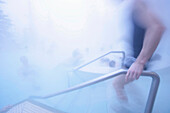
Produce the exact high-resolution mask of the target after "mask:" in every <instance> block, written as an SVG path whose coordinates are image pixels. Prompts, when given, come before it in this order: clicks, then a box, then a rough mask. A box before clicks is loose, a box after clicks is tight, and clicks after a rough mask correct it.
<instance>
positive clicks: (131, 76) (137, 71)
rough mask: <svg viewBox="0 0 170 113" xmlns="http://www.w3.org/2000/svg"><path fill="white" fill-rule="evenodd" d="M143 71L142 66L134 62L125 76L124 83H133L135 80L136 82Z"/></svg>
mask: <svg viewBox="0 0 170 113" xmlns="http://www.w3.org/2000/svg"><path fill="white" fill-rule="evenodd" d="M143 69H144V64H141V63H138V62H134V63H133V64H132V65H131V66H130V68H129V70H128V72H127V74H126V76H125V81H126V82H128V81H133V80H135V79H136V80H137V79H139V77H140V75H141V73H142V71H143Z"/></svg>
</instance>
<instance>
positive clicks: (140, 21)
mask: <svg viewBox="0 0 170 113" xmlns="http://www.w3.org/2000/svg"><path fill="white" fill-rule="evenodd" d="M128 1H131V0H128ZM131 17H132V23H133V26H134V32H133V37H132V38H133V45H132V46H133V53H134V54H133V56H126V58H125V62H124V67H125V68H127V69H128V72H127V74H126V75H120V76H118V77H116V78H115V79H114V82H113V86H114V88H115V90H116V94H117V97H118V98H119V99H120V100H123V101H124V102H128V98H127V95H126V93H125V91H124V85H125V84H127V83H129V82H131V81H134V80H137V79H139V77H140V75H141V73H142V71H143V70H144V69H146V68H147V62H148V61H149V59H150V58H151V57H152V55H153V53H154V51H155V50H156V48H157V46H158V44H159V42H160V39H161V37H162V34H163V32H164V30H165V27H164V25H163V24H162V22H161V21H160V20H159V19H158V17H157V16H156V15H155V14H154V12H152V11H151V10H150V8H149V7H148V6H147V5H146V3H145V2H144V1H142V0H134V2H133V6H132V12H131Z"/></svg>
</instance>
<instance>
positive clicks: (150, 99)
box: [30, 69, 160, 113]
mask: <svg viewBox="0 0 170 113" xmlns="http://www.w3.org/2000/svg"><path fill="white" fill-rule="evenodd" d="M126 73H127V70H125V69H120V70H117V71H115V72H112V73H109V74H106V75H104V76H101V77H98V78H96V79H93V80H90V81H87V82H84V83H82V84H79V85H76V86H74V87H71V88H68V89H66V90H63V91H60V92H57V93H54V94H50V95H46V96H31V97H30V98H31V99H48V98H51V97H54V96H58V95H61V94H65V93H68V92H72V91H75V90H78V89H81V88H85V87H88V86H90V85H94V84H96V83H99V82H102V81H105V80H108V79H110V78H113V77H116V76H118V75H120V74H126ZM142 76H149V77H152V84H151V88H150V91H149V96H148V100H147V103H146V107H145V112H144V113H151V112H152V109H153V105H154V102H155V98H156V94H157V90H158V86H159V82H160V78H159V76H158V74H156V73H155V72H149V71H144V72H142Z"/></svg>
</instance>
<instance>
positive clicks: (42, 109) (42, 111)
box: [6, 100, 65, 113]
mask: <svg viewBox="0 0 170 113" xmlns="http://www.w3.org/2000/svg"><path fill="white" fill-rule="evenodd" d="M6 113H65V112H62V111H60V110H56V109H54V108H51V107H49V106H46V105H44V104H42V103H39V102H36V101H33V100H25V101H22V102H20V103H18V104H16V105H14V106H13V107H12V108H11V109H9V110H8V111H6Z"/></svg>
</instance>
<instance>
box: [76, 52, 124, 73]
mask: <svg viewBox="0 0 170 113" xmlns="http://www.w3.org/2000/svg"><path fill="white" fill-rule="evenodd" d="M111 53H121V54H122V55H123V58H122V66H123V63H124V59H125V52H124V51H110V52H108V53H106V54H104V55H102V56H100V57H97V58H95V59H94V60H91V61H89V62H87V63H85V64H82V65H80V66H78V67H75V68H74V69H73V70H74V71H77V70H79V69H81V68H83V67H85V66H87V65H89V64H91V63H93V62H95V61H97V60H98V59H100V58H102V57H104V56H106V55H109V54H111Z"/></svg>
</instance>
